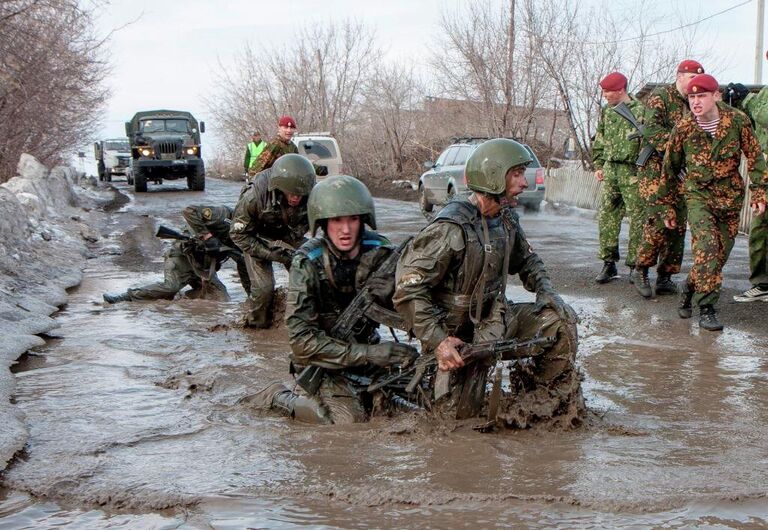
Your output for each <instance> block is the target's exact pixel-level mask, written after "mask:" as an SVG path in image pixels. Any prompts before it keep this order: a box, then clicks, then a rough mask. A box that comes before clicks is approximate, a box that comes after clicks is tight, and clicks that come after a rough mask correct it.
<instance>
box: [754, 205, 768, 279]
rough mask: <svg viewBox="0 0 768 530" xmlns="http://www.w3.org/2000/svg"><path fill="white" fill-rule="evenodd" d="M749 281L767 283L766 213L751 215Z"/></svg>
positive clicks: (767, 237)
mask: <svg viewBox="0 0 768 530" xmlns="http://www.w3.org/2000/svg"><path fill="white" fill-rule="evenodd" d="M749 271H750V276H749V281H750V283H751V284H752V285H759V284H761V283H762V284H766V283H768V213H764V214H763V215H755V216H754V217H752V225H751V226H750V228H749Z"/></svg>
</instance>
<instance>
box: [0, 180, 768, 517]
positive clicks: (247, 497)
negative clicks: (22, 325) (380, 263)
mask: <svg viewBox="0 0 768 530" xmlns="http://www.w3.org/2000/svg"><path fill="white" fill-rule="evenodd" d="M115 184H116V186H117V187H118V188H119V189H120V190H121V191H122V192H124V193H126V194H127V195H129V196H131V201H130V202H129V203H128V204H126V205H125V206H124V207H123V208H122V209H120V210H119V211H117V212H114V213H113V214H111V216H110V217H109V219H110V220H109V223H108V224H107V225H105V226H102V227H98V228H99V230H100V232H101V234H102V236H103V238H102V241H101V244H100V246H99V248H98V255H97V257H95V258H94V259H91V260H90V261H89V266H88V268H87V269H86V270H85V274H84V281H83V283H82V285H81V286H80V287H78V288H77V289H75V290H73V291H72V292H71V297H70V301H69V304H68V306H67V308H66V309H65V310H64V311H63V312H61V313H60V314H59V316H58V319H59V321H60V322H61V328H60V329H59V330H57V335H58V336H57V337H53V338H51V339H50V340H48V342H47V345H46V346H45V347H42V348H40V349H38V350H37V351H35V352H34V355H28V356H26V357H25V358H23V359H22V360H21V362H20V363H19V365H18V367H17V369H16V375H17V378H18V380H17V387H18V389H17V395H16V396H15V399H16V402H17V404H18V406H19V407H21V408H22V409H23V411H24V413H25V414H26V416H27V422H28V424H29V430H30V438H29V442H28V444H27V448H26V451H25V452H24V454H22V455H21V456H20V457H19V458H17V460H16V461H15V462H14V463H13V464H12V465H11V466H10V467H9V469H8V470H7V471H6V472H5V473H4V475H3V476H2V482H1V484H2V486H3V487H4V488H5V490H2V491H0V527H8V528H17V527H50V526H54V525H65V524H71V525H72V526H73V527H78V528H79V527H91V528H103V527H113V526H128V527H136V528H138V527H140V528H178V527H202V528H210V527H214V528H243V527H277V528H287V527H295V526H299V525H301V526H312V527H347V528H349V527H361V528H362V527H411V528H421V527H423V528H427V527H445V528H448V527H470V526H472V527H477V526H478V525H480V526H481V527H490V526H494V525H503V526H520V525H527V526H550V527H551V526H562V527H583V526H599V527H615V526H636V527H648V526H660V525H669V526H675V527H677V526H700V525H711V526H725V527H728V526H746V525H755V526H762V525H765V524H768V504H766V493H767V492H768V483H767V482H768V479H766V477H768V460H767V459H766V454H767V451H766V450H767V449H768V421H766V419H767V418H766V415H768V412H766V411H768V385H765V383H766V379H767V378H768V377H767V376H768V367H766V353H768V341H767V340H766V336H767V335H766V324H765V322H766V317H765V315H766V314H767V313H768V312H766V308H768V306H766V305H765V304H757V303H755V304H751V305H750V304H744V305H738V304H734V303H729V302H728V300H729V299H730V295H732V294H733V293H735V292H737V291H740V290H743V289H744V288H745V287H747V286H748V284H747V282H746V280H745V278H746V277H747V265H746V261H745V255H746V240H745V239H744V238H739V240H738V242H737V245H736V249H735V251H734V256H733V258H732V260H731V262H730V263H729V265H728V267H727V269H726V276H727V279H726V291H725V293H724V296H723V299H722V301H721V304H720V307H721V309H722V311H723V313H722V320H723V321H724V323H725V325H726V326H727V327H726V330H725V332H723V333H714V334H713V333H708V332H705V331H700V330H699V329H698V325H697V324H696V322H695V321H696V319H693V320H692V321H683V320H680V319H678V318H677V317H676V314H675V311H674V300H672V299H669V298H664V299H660V300H657V301H656V300H654V301H644V300H642V299H640V297H639V296H638V295H637V294H636V293H635V292H634V291H633V290H632V289H631V286H629V285H628V284H627V282H626V279H622V280H620V281H617V282H614V283H612V284H609V285H605V286H595V285H594V284H593V283H592V281H591V280H592V277H593V276H594V275H595V274H596V272H597V271H598V269H599V265H600V264H599V263H598V262H597V261H596V259H595V258H594V255H595V244H596V226H595V223H594V221H592V220H590V219H588V218H586V217H584V216H578V215H570V216H560V215H554V214H540V215H535V216H527V215H526V216H524V217H523V226H524V228H525V230H526V232H527V234H528V236H529V239H530V240H531V241H532V243H533V244H534V246H535V248H536V250H537V251H538V252H539V253H540V254H541V255H542V256H543V258H544V261H545V263H546V264H547V265H548V268H549V269H550V272H551V275H552V277H553V279H554V284H555V286H556V287H557V288H559V289H560V290H561V291H562V292H563V293H564V295H565V297H566V300H567V301H569V302H570V303H572V304H573V306H574V307H575V308H576V310H577V312H578V313H579V315H580V317H581V324H580V325H579V333H580V336H581V345H580V350H579V356H578V360H579V362H580V364H581V366H582V368H583V371H584V375H585V379H584V394H585V397H586V400H587V406H588V408H589V409H590V415H589V422H588V424H587V425H586V426H584V427H583V428H580V429H578V430H575V431H569V432H544V431H541V430H533V431H523V432H504V433H499V434H480V433H477V432H474V431H464V430H458V431H454V432H443V431H435V430H427V429H425V428H423V427H420V426H419V424H418V422H417V421H416V419H415V418H413V417H412V416H403V417H400V418H396V419H376V420H375V421H373V422H372V423H371V424H366V425H355V426H351V427H335V426H329V427H316V426H306V425H301V424H297V423H292V422H290V421H288V420H286V419H284V418H281V417H276V416H268V415H267V416H265V415H260V414H258V413H255V412H254V411H252V410H249V409H248V408H247V407H245V406H243V405H239V404H238V403H237V402H238V400H239V399H240V398H242V397H243V396H245V395H247V394H250V393H252V392H253V391H255V390H256V389H258V388H260V387H262V386H263V385H264V384H266V383H267V382H269V381H272V380H275V379H282V380H286V381H287V380H288V378H289V376H288V374H287V353H288V351H289V347H288V345H287V343H286V335H285V332H284V330H283V329H276V330H269V331H265V332H248V331H242V330H239V329H235V328H233V327H231V325H232V324H233V322H234V320H235V319H236V317H237V316H238V302H241V301H242V300H243V299H244V293H243V292H242V289H241V288H240V286H239V284H238V282H237V280H236V278H235V274H234V269H232V268H230V267H229V266H228V267H227V268H225V269H224V270H223V271H222V273H221V276H222V279H223V280H224V282H225V283H226V285H227V288H228V289H229V291H230V294H231V295H232V302H230V303H219V302H210V301H198V300H180V301H175V302H165V301H161V302H153V303H120V304H116V305H114V306H105V305H103V304H102V303H101V293H102V292H105V291H120V290H122V289H125V288H126V287H128V286H130V285H136V284H140V283H144V282H147V281H150V280H154V279H156V278H158V277H160V275H161V273H160V271H161V263H162V257H161V255H162V249H163V245H164V244H166V243H163V242H161V241H159V240H157V239H155V238H154V237H153V231H154V228H155V226H156V224H157V223H158V222H162V223H165V224H170V225H171V226H177V227H178V226H182V225H181V222H182V221H181V215H180V210H181V209H182V207H183V206H185V205H187V204H194V203H226V204H234V202H235V200H236V197H237V194H238V192H239V189H240V185H239V184H238V183H232V182H225V181H217V180H213V179H211V180H209V181H208V184H207V191H206V192H205V193H204V194H203V193H193V192H187V191H169V190H170V189H171V188H172V187H170V186H169V187H163V188H154V187H152V188H150V193H146V194H141V195H139V196H138V197H133V194H132V192H131V191H130V190H129V188H127V187H126V186H125V183H122V182H118V183H115ZM377 213H378V218H379V226H380V228H381V231H382V232H383V233H385V234H387V235H389V236H391V238H392V239H393V240H394V241H395V242H398V241H400V240H402V239H403V238H404V237H405V236H406V235H407V234H411V233H413V232H415V231H416V230H418V229H419V228H420V227H421V226H423V224H424V219H423V217H422V216H421V215H420V214H419V212H418V208H417V205H416V204H415V203H406V202H400V201H395V200H379V201H378V202H377ZM285 279H286V275H285V271H284V270H283V269H282V268H280V267H278V272H277V280H278V283H284V282H285ZM508 294H509V296H511V297H512V298H514V299H515V300H517V301H528V300H532V295H531V294H529V293H526V292H525V291H523V290H522V288H521V287H520V286H519V283H517V282H513V285H511V286H510V287H509V291H508Z"/></svg>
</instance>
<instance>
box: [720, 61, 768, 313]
mask: <svg viewBox="0 0 768 530" xmlns="http://www.w3.org/2000/svg"><path fill="white" fill-rule="evenodd" d="M766 58H768V53H767V54H766ZM728 89H729V90H728V92H729V94H730V93H734V95H735V96H736V100H733V99H731V98H729V104H732V105H733V106H737V105H738V106H740V107H741V108H742V109H743V110H744V112H746V113H747V115H748V116H749V117H750V118H751V119H752V123H753V124H754V127H755V136H756V137H757V139H758V141H759V142H760V148H761V149H762V151H763V155H765V154H766V153H768V87H763V88H762V89H761V90H760V92H758V93H757V94H750V93H749V91H748V90H747V89H746V88H745V87H744V85H741V84H736V85H734V84H733V83H732V84H730V85H728ZM752 202H753V203H754V201H752ZM752 214H753V215H752V224H751V226H750V227H749V271H750V276H749V282H750V283H751V284H752V287H751V288H749V289H747V290H746V291H744V292H743V293H741V294H737V295H735V296H734V297H733V299H734V300H735V301H736V302H755V301H758V300H763V301H768V215H766V214H765V211H764V210H761V209H759V208H758V210H754V211H753V212H752Z"/></svg>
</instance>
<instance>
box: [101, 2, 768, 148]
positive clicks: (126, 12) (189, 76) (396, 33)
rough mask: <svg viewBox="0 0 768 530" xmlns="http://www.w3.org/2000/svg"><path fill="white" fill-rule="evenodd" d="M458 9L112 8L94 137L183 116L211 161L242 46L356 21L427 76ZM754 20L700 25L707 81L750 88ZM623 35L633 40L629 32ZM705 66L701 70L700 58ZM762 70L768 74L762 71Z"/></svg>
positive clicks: (727, 18) (736, 14) (279, 41)
mask: <svg viewBox="0 0 768 530" xmlns="http://www.w3.org/2000/svg"><path fill="white" fill-rule="evenodd" d="M742 1H743V0H741V1H739V0H707V1H701V0H679V1H675V0H650V1H647V2H646V5H647V6H650V7H651V8H655V9H657V10H669V14H670V16H669V20H670V22H669V25H668V26H665V27H659V28H658V31H664V30H667V29H671V28H673V27H675V26H677V25H678V24H679V22H677V21H678V20H679V19H678V18H677V15H676V14H675V13H674V11H675V10H683V11H684V12H685V13H686V14H690V15H691V17H690V18H696V19H698V18H703V17H706V16H709V15H712V14H714V13H717V12H719V11H722V10H724V9H726V8H729V7H732V6H736V5H738V4H740V3H742ZM590 2H591V3H593V4H601V0H590ZM638 4H639V2H637V1H633V2H630V1H627V0H619V1H613V2H610V3H609V4H607V5H610V6H611V7H610V8H609V9H612V10H627V9H634V8H636V6H637V5H638ZM461 5H462V2H459V1H457V0H384V1H381V0H380V1H377V2H370V1H366V0H323V1H319V0H315V1H313V0H282V1H280V2H278V1H272V0H269V1H266V2H265V1H260V0H248V1H246V0H223V1H214V0H112V3H111V5H110V6H109V7H108V8H105V9H104V12H103V13H102V14H101V16H100V18H99V27H100V28H101V30H102V31H103V33H105V34H106V33H107V32H108V31H109V30H110V29H114V28H121V27H122V29H118V30H117V31H115V32H114V34H113V35H112V37H111V38H110V41H109V49H110V50H111V53H110V56H111V59H112V64H113V68H114V73H113V76H112V77H111V79H110V85H111V89H112V98H111V100H110V102H109V106H108V108H107V112H106V115H105V117H104V121H103V124H104V126H103V129H102V130H101V131H100V135H99V137H100V138H105V137H114V136H124V134H125V129H124V125H123V124H124V122H125V121H126V120H129V119H130V118H131V116H132V115H133V114H134V113H135V112H136V111H139V110H148V109H156V108H171V109H179V110H189V111H191V112H192V113H193V114H194V115H195V116H196V117H197V118H198V119H202V120H204V121H206V127H207V131H208V132H207V134H206V135H205V136H204V137H203V138H204V145H206V144H207V145H208V149H209V151H208V152H209V153H210V149H211V148H213V147H214V146H215V136H216V135H215V128H216V124H215V122H214V121H213V120H211V119H210V118H209V116H208V112H207V111H208V109H207V108H206V106H205V103H204V101H203V99H204V98H205V97H206V96H208V97H209V96H211V95H212V94H215V92H216V86H215V85H214V77H215V76H214V72H216V71H217V69H218V68H219V67H218V61H219V60H221V61H222V62H223V63H225V64H230V63H231V61H232V59H233V58H234V57H235V55H236V54H237V53H238V52H239V51H240V50H242V48H243V46H244V45H245V43H247V42H250V43H251V44H253V45H254V47H259V46H270V47H271V46H273V45H278V46H280V45H290V42H291V37H292V36H293V34H294V31H295V29H296V28H297V27H299V26H302V25H306V24H324V23H327V22H328V21H330V20H342V19H345V18H353V19H356V20H359V21H362V22H363V23H364V24H365V25H367V26H369V27H371V28H373V29H374V30H375V32H376V35H377V40H378V43H379V45H380V46H381V47H382V48H383V49H385V50H386V57H385V59H386V60H387V61H404V60H408V61H413V62H415V63H416V64H417V66H419V65H420V66H424V67H426V64H427V59H428V57H429V54H430V53H432V52H433V51H434V50H435V46H434V43H435V42H436V39H437V38H438V36H439V33H440V28H439V23H438V22H439V17H440V13H441V12H442V11H444V10H446V9H448V10H454V9H456V8H457V7H458V6H461ZM756 11H757V8H756V0H753V1H751V2H749V3H748V4H746V5H743V6H741V7H738V8H736V9H733V10H732V11H729V12H728V13H725V14H723V15H720V16H717V17H715V18H713V19H712V20H710V21H708V22H704V23H702V24H701V28H700V29H701V30H704V31H703V32H702V33H700V34H701V35H702V38H706V39H707V40H710V39H711V44H712V45H713V47H714V48H716V49H717V50H718V52H717V54H718V57H717V61H716V62H717V64H718V65H719V66H720V67H721V68H720V69H718V71H714V72H713V73H714V74H715V75H716V76H717V77H718V78H719V80H721V81H723V82H728V81H734V80H738V81H742V82H745V83H751V82H752V81H753V65H754V46H755V25H756V24H755V21H756ZM662 12H664V11H662ZM126 24H127V25H126ZM123 26H125V27H123ZM626 34H627V36H633V35H635V34H636V33H635V32H634V31H633V28H627V30H626ZM662 38H663V37H662ZM681 59H682V58H681ZM702 62H703V63H705V65H706V64H707V61H706V60H705V58H702ZM764 68H765V69H766V70H768V64H764ZM765 77H766V78H768V72H766V76H765ZM659 81H664V80H659Z"/></svg>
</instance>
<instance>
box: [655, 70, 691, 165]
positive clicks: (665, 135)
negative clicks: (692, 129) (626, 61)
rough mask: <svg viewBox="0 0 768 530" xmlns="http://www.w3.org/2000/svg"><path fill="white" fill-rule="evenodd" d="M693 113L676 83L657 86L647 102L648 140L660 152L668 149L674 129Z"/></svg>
mask: <svg viewBox="0 0 768 530" xmlns="http://www.w3.org/2000/svg"><path fill="white" fill-rule="evenodd" d="M690 115H691V109H690V108H689V107H688V99H687V98H686V97H685V96H683V95H682V94H681V93H680V91H679V90H677V87H676V86H675V84H674V83H673V84H671V85H666V86H662V87H657V88H655V89H654V90H653V92H651V95H650V96H648V99H647V100H646V102H645V119H644V120H643V121H644V123H645V133H644V134H643V138H644V139H645V140H647V141H648V142H649V143H650V144H651V145H652V146H653V147H654V149H656V151H657V152H658V153H660V154H662V153H664V152H665V151H666V150H667V142H668V141H669V135H670V134H671V133H672V129H673V128H674V127H675V125H677V123H678V122H679V121H680V120H682V119H683V118H684V117H685V116H690Z"/></svg>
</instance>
